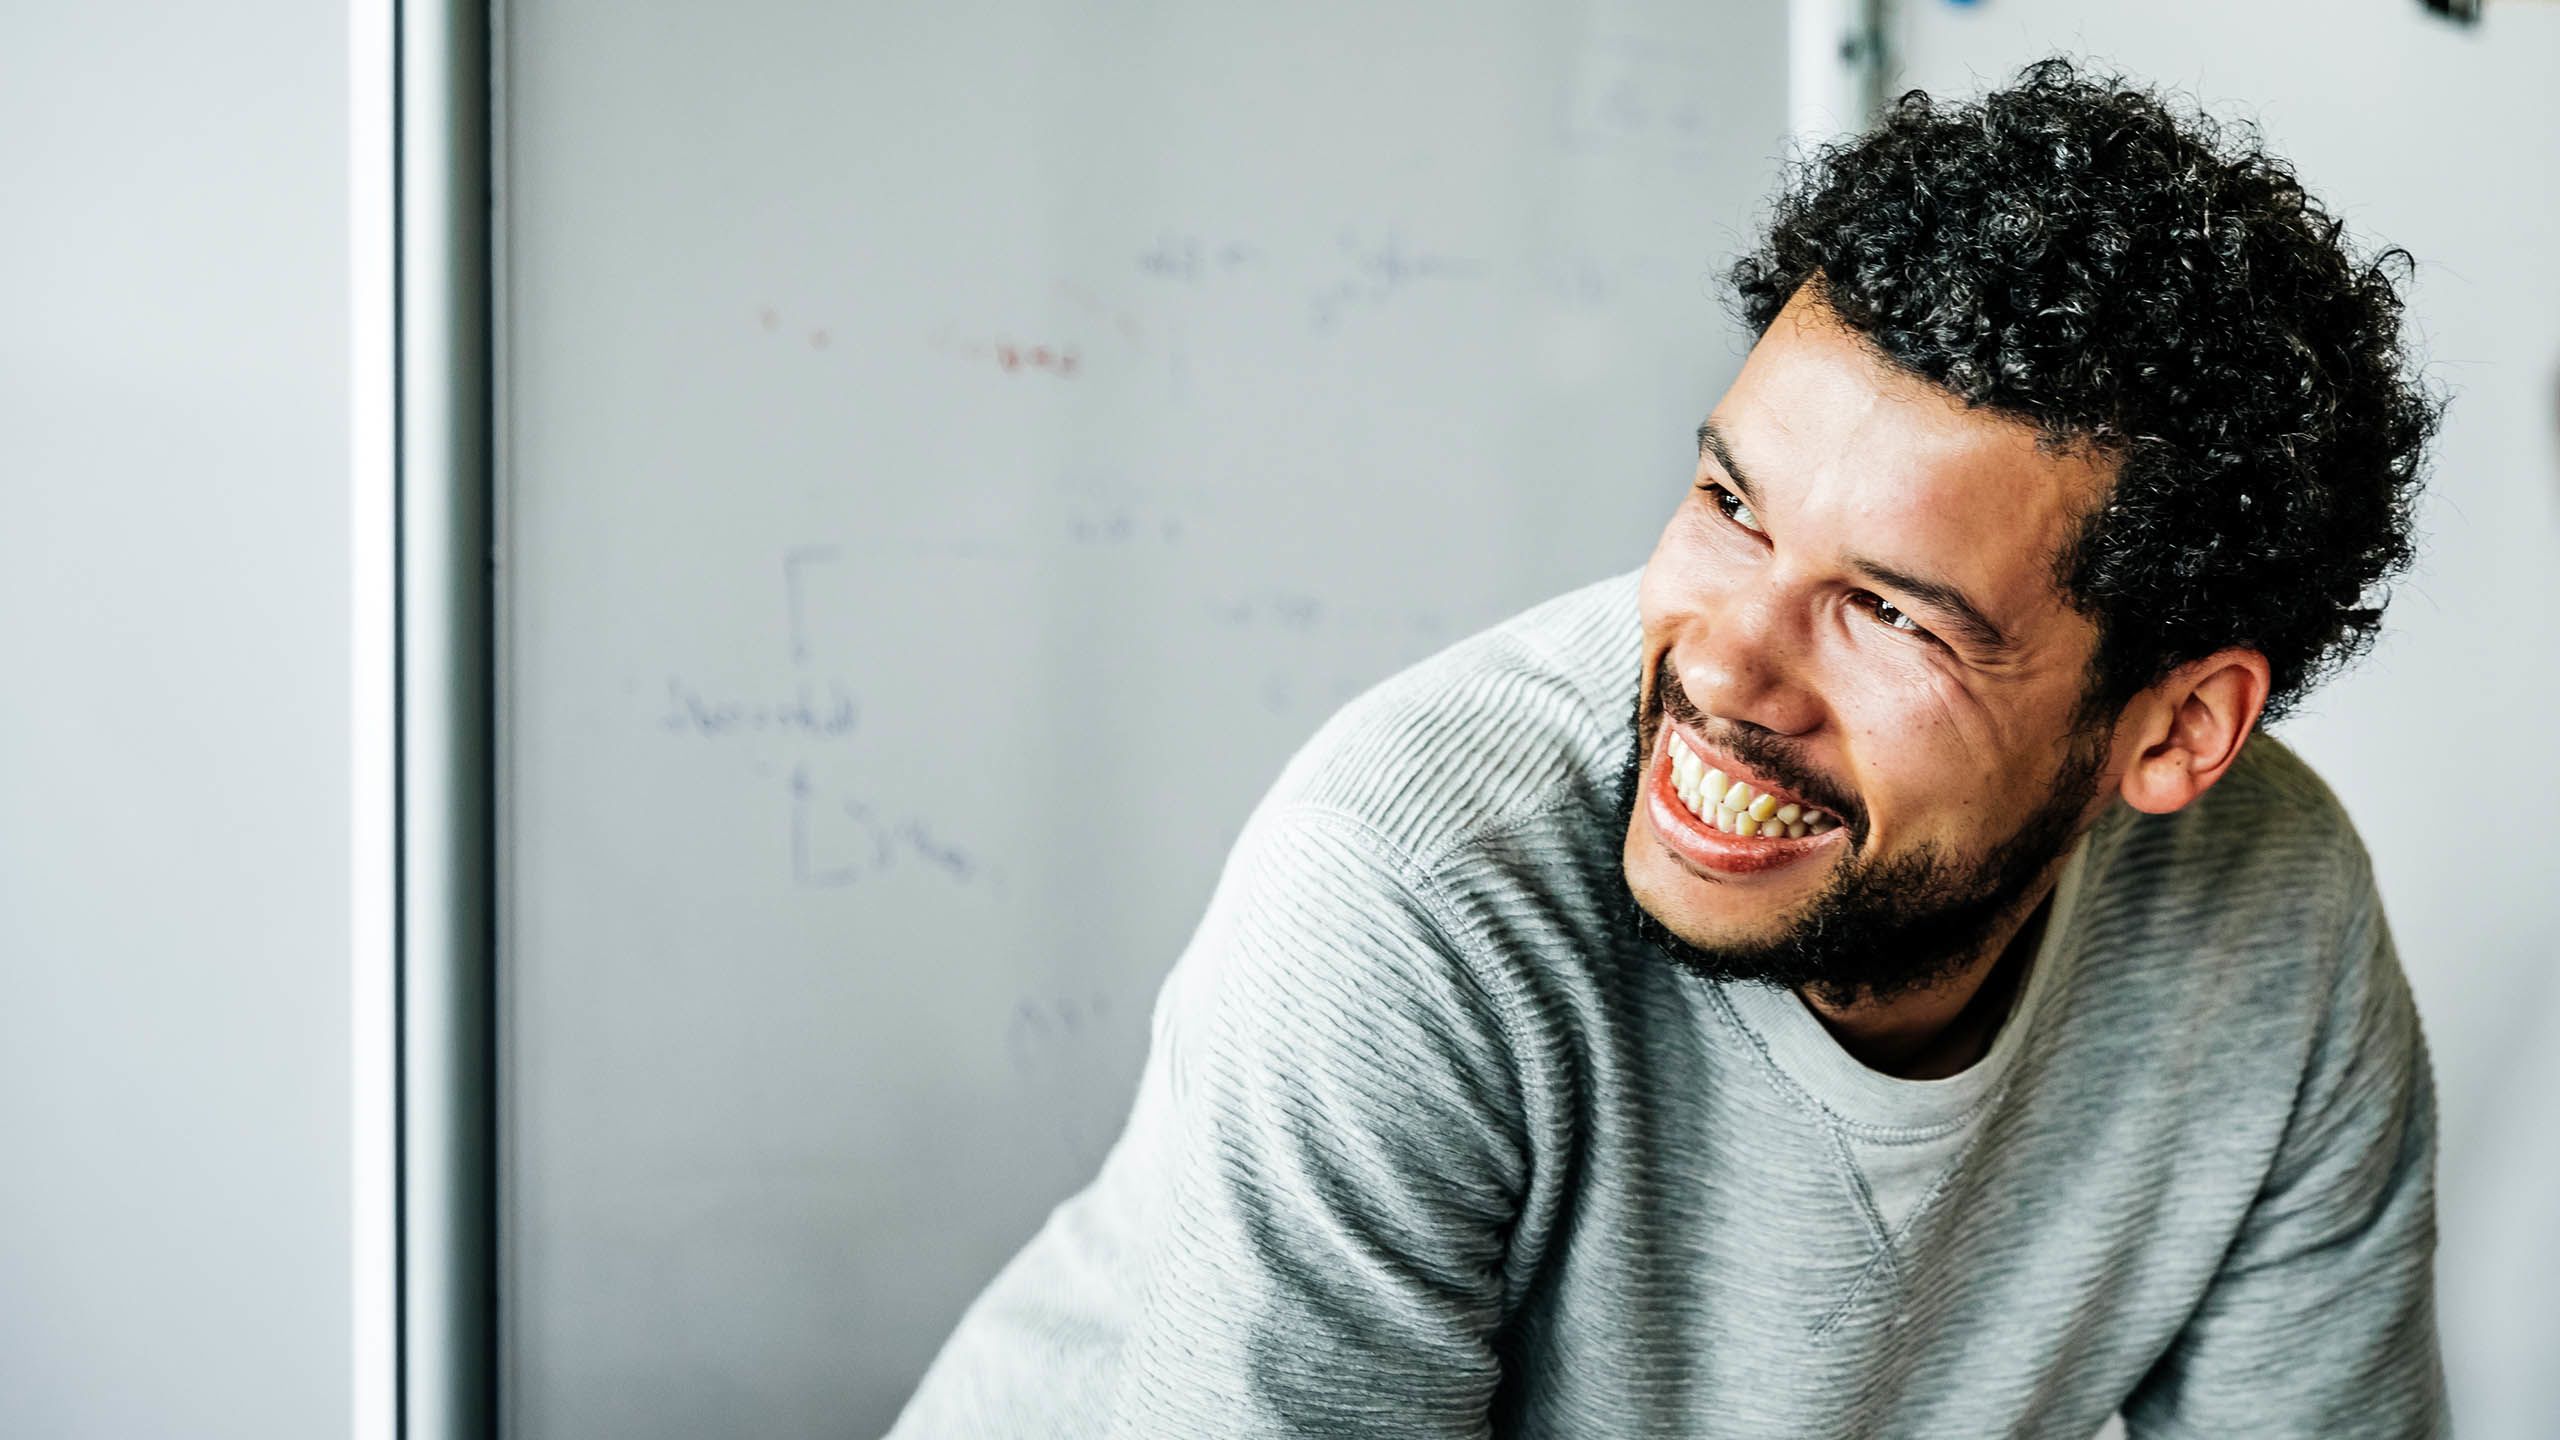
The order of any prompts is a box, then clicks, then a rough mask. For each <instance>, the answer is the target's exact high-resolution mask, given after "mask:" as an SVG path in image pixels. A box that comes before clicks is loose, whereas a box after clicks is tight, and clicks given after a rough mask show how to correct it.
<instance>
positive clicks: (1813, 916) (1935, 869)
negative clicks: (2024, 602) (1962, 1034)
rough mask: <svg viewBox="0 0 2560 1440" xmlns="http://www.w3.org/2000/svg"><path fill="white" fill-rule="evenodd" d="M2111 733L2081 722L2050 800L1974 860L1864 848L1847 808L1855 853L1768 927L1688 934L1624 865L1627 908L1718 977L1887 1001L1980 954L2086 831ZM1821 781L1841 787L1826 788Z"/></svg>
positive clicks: (1630, 788) (1623, 809)
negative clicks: (1705, 940) (1753, 936)
mask: <svg viewBox="0 0 2560 1440" xmlns="http://www.w3.org/2000/svg"><path fill="white" fill-rule="evenodd" d="M1643 719H1644V702H1643V701H1642V699H1639V700H1638V701H1637V702H1636V708H1635V711H1634V713H1632V714H1631V715H1630V716H1629V717H1628V720H1627V754H1626V762H1625V764H1624V765H1622V766H1621V767H1620V770H1619V775H1618V791H1617V830H1616V832H1615V833H1616V834H1617V835H1618V837H1619V839H1620V841H1621V843H1623V842H1624V840H1625V838H1626V836H1627V834H1628V833H1629V829H1630V827H1632V826H1633V825H1634V823H1635V808H1636V802H1637V798H1638V796H1639V794H1640V793H1641V790H1642V782H1643V778H1644V770H1645V764H1644V761H1645V748H1646V747H1645V743H1644V725H1643ZM2105 742H2106V727H2105V726H2104V725H2103V724H2090V725H2084V726H2082V727H2080V728H2079V729H2076V730H2075V731H2074V732H2073V733H2072V734H2071V735H2070V736H2069V737H2068V739H2067V740H2066V742H2065V753H2064V755H2063V760H2062V764H2061V766H2060V768H2059V769H2058V771H2057V772H2056V774H2055V776H2054V779H2053V786H2052V790H2051V793H2050V794H2049V795H2048V796H2047V798H2046V799H2045V801H2044V802H2043V804H2041V805H2040V806H2038V807H2037V809H2036V810H2035V812H2034V813H2033V814H2031V815H2029V816H2028V817H2027V818H2026V819H2025V821H2024V822H2022V823H2021V824H2020V825H2019V826H2018V827H2017V828H2016V829H2015V830H2014V831H2012V832H2011V833H2010V834H2009V835H2008V836H2007V837H2006V838H2005V839H2003V840H2001V841H1999V842H1998V843H1996V844H1994V845H1992V846H1991V847H1990V849H1989V850H1988V851H1986V852H1985V853H1984V854H1983V855H1982V856H1981V857H1980V858H1978V859H1976V860H1973V861H1971V862H1967V861H1965V860H1962V859H1960V858H1958V857H1956V856H1953V855H1949V854H1947V853H1946V852H1945V851H1943V850H1940V849H1938V848H1936V847H1926V848H1923V849H1921V850H1919V851H1918V852H1916V853H1914V854H1910V855H1905V856H1900V857H1896V858H1892V859H1883V858H1879V857H1876V856H1871V855H1866V854H1863V853H1862V852H1863V850H1864V847H1865V844H1866V839H1867V826H1866V824H1865V816H1864V813H1863V811H1862V810H1860V809H1858V808H1857V807H1854V806H1852V807H1846V810H1845V813H1846V815H1848V816H1854V817H1855V818H1854V820H1852V821H1851V822H1850V824H1849V828H1848V833H1847V834H1846V835H1845V836H1844V837H1843V838H1844V839H1846V840H1848V841H1849V852H1850V853H1849V856H1848V858H1847V859H1846V860H1844V861H1843V862H1842V863H1841V864H1840V865H1839V866H1838V868H1837V869H1836V870H1835V871H1834V872H1833V874H1832V876H1831V880H1830V882H1829V883H1828V884H1827V885H1825V886H1824V887H1823V889H1822V891H1821V893H1819V894H1817V895H1815V896H1814V897H1813V898H1812V899H1811V900H1809V901H1807V902H1805V903H1804V905H1803V906H1802V908H1801V909H1799V910H1798V912H1797V913H1796V914H1795V915H1793V916H1792V917H1789V918H1788V919H1787V920H1786V922H1785V923H1784V925H1783V926H1782V928H1781V929H1780V930H1779V931H1778V933H1777V934H1776V935H1774V936H1771V937H1769V938H1766V939H1761V940H1753V941H1741V942H1728V943H1722V944H1708V945H1702V944H1699V943H1697V942H1695V941H1691V940H1686V939H1683V938H1682V937H1680V936H1679V935H1676V934H1674V933H1673V932H1672V930H1671V927H1670V926H1668V925H1665V924H1664V923H1663V922H1662V921H1661V920H1660V919H1658V918H1656V917H1655V915H1654V914H1653V912H1651V911H1650V910H1647V909H1646V908H1645V907H1644V902H1643V901H1641V900H1639V899H1637V898H1636V894H1635V891H1634V889H1633V888H1632V887H1631V886H1629V885H1627V883H1626V867H1625V866H1624V865H1623V864H1622V865H1620V866H1619V869H1618V881H1619V888H1620V891H1621V919H1622V920H1623V921H1624V922H1625V924H1626V926H1627V928H1628V929H1629V931H1630V932H1631V933H1633V934H1634V935H1635V936H1636V937H1637V938H1638V939H1639V940H1641V941H1643V942H1644V943H1645V944H1646V945H1647V946H1648V947H1650V948H1651V949H1652V950H1653V951H1654V952H1655V953H1656V954H1658V955H1660V956H1662V957H1663V958H1665V959H1667V960H1669V961H1671V962H1672V963H1673V964H1676V965H1678V966H1680V967H1681V968H1682V969H1684V970H1687V971H1689V972H1690V973H1692V974H1695V975H1698V976H1702V977H1704V978H1706V979H1708V980H1722V981H1740V982H1746V983H1752V984H1761V985H1773V986H1780V987H1784V988H1786V989H1790V990H1798V989H1801V990H1806V991H1809V992H1810V993H1811V994H1812V995H1813V996H1814V997H1815V998H1817V999H1819V1000H1820V1001H1821V1002H1822V1003H1823V1004H1825V1005H1829V1006H1833V1007H1835V1008H1837V1007H1845V1006H1848V1005H1851V1004H1854V1003H1856V1002H1857V1001H1858V1000H1860V999H1861V998H1862V997H1863V998H1866V999H1871V1000H1876V1001H1883V1000H1890V999H1893V998H1895V997H1897V996H1902V995H1907V994H1911V993H1914V992H1917V991H1921V990H1926V989H1929V988H1931V987H1933V986H1936V985H1939V984H1941V983H1943V982H1945V981H1948V980H1951V979H1953V978H1954V977H1955V976H1956V975H1958V974H1959V973H1961V972H1962V971H1963V970H1964V969H1965V967H1966V966H1968V965H1969V964H1971V963H1972V962H1973V960H1974V959H1975V958H1976V957H1977V956H1979V955H1980V954H1981V953H1982V951H1983V948H1984V947H1985V946H1986V945H1988V944H1989V943H1990V940H1991V937H1992V935H1993V934H1994V933H1995V932H1997V931H1998V930H1999V928H2000V927H2001V925H2002V924H2003V923H2004V922H2006V921H2007V920H2009V919H2010V918H2011V917H2013V916H2014V915H2016V914H2017V913H2018V911H2019V910H2020V909H2021V908H2023V902H2024V901H2025V900H2026V898H2027V895H2028V892H2029V891H2030V890H2032V889H2034V888H2035V887H2036V884H2037V882H2038V881H2039V880H2040V879H2042V878H2043V876H2044V875H2045V873H2046V871H2047V870H2048V869H2049V868H2050V867H2051V866H2052V865H2053V863H2054V862H2055V861H2056V860H2058V859H2060V858H2061V856H2062V854H2063V852H2064V850H2065V849H2066V848H2068V847H2069V845H2070V844H2071V842H2072V841H2073V840H2074V839H2076V838H2078V835H2079V832H2080V828H2081V824H2080V822H2081V816H2082V815H2083V814H2084V813H2085V812H2086V811H2087V809H2088V805H2089V801H2090V800H2091V799H2092V798H2094V797H2095V796H2096V794H2097V789H2098V774H2099V771H2100V769H2101V767H2102V766H2103V764H2104V761H2105V754H2106V744H2105ZM1751 748H1754V747H1744V746H1741V745H1737V746H1736V753H1737V754H1739V755H1741V757H1742V758H1743V759H1744V760H1745V761H1746V762H1748V763H1752V764H1755V765H1763V767H1764V770H1765V772H1766V773H1768V774H1770V776H1771V778H1772V779H1773V780H1776V781H1778V782H1780V783H1782V784H1787V785H1789V787H1790V788H1797V786H1796V784H1795V782H1796V781H1798V780H1799V779H1802V780H1805V781H1808V782H1810V781H1811V780H1812V778H1813V777H1807V776H1803V775H1802V774H1801V771H1800V769H1799V767H1796V766H1794V765H1792V764H1790V763H1788V762H1787V759H1786V756H1785V752H1784V751H1783V749H1781V748H1779V747H1768V748H1765V749H1760V750H1759V752H1758V753H1749V752H1750V749H1751ZM1789 771H1796V772H1797V773H1795V774H1789V773H1788V772H1789ZM1808 788H1810V787H1808ZM1819 788H1820V792H1821V793H1823V794H1825V795H1828V794H1830V793H1831V792H1830V790H1829V788H1828V787H1819ZM1800 793H1807V792H1806V791H1802V790H1800Z"/></svg>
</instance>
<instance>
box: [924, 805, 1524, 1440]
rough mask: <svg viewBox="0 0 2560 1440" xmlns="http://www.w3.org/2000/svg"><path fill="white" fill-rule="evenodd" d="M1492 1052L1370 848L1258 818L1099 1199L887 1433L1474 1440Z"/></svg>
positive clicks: (1517, 1141) (1403, 875)
mask: <svg viewBox="0 0 2560 1440" xmlns="http://www.w3.org/2000/svg"><path fill="white" fill-rule="evenodd" d="M1508 1036H1509V1031H1508V1030H1507V1028H1506V1024H1505V1020H1504V1016H1503V1012H1502V1007H1501V1004H1500V1002H1499V1001H1498V1000H1497V999H1496V997H1495V996H1494V995H1493V994H1492V993H1491V992H1490V991H1489V990H1488V989H1487V988H1485V987H1484V986H1483V985H1482V984H1481V983H1480V982H1479V980H1478V978H1477V976H1476V974H1475V972H1474V971H1473V970H1472V969H1471V968H1470V966H1469V965H1468V964H1467V963H1466V961H1465V960H1464V958H1463V955H1462V951H1461V947H1460V946H1459V944H1458V943H1457V940H1456V938H1455V937H1454V936H1453V934H1452V926H1451V924H1450V923H1449V921H1448V918H1447V916H1446V914H1445V913H1444V912H1442V911H1441V910H1440V909H1439V908H1438V907H1437V904H1436V902H1435V901H1434V900H1433V898H1432V897H1431V894H1430V889H1429V885H1428V883H1427V882H1426V881H1424V880H1423V879H1422V878H1421V877H1419V876H1417V875H1415V874H1414V873H1412V871H1411V868H1410V867H1409V866H1408V865H1407V864H1406V863H1405V861H1404V859H1403V858H1402V856H1401V855H1400V854H1399V853H1398V852H1397V851H1396V850H1394V849H1393V847H1391V846H1389V845H1387V844H1386V843H1385V842H1383V841H1382V840H1380V839H1378V838H1377V837H1376V836H1375V835H1374V834H1372V833H1371V832H1370V831H1369V830H1368V829H1366V828H1365V827H1364V826H1363V825H1361V824H1360V822H1358V821H1356V820H1354V819H1352V818H1350V817H1348V816H1346V815H1342V814H1340V813H1338V812H1334V811H1332V810H1329V809H1326V808H1322V807H1319V806H1314V805H1309V804H1305V803H1280V804H1275V805H1268V806H1266V807H1265V809H1264V810H1263V811H1261V812H1258V813H1257V815H1256V816H1255V818H1254V820H1253V821H1252V822H1251V823H1249V824H1248V826H1247V827H1246V831H1245V834H1244V836H1243V837H1242V838H1241V839H1240V840H1239V841H1238V843H1237V845H1236V847H1235V849H1234V851H1233V852H1232V853H1231V854H1230V856H1229V858H1228V860H1227V864H1226V867H1225V870H1224V872H1223V873H1222V875H1221V877H1220V879H1219V882H1218V886H1217V889H1216V891H1215V893H1214V895H1213V896H1212V898H1211V900H1210V903H1209V907H1208V912H1207V914H1206V916H1205V917H1204V918H1203V920H1202V922H1201V924H1200V926H1199V928H1198V930H1197V931H1196V932H1195V934H1194V936H1193V938H1192V940H1191V942H1190V944H1189V945H1188V946H1187V947H1186V948H1185V949H1184V951H1183V953H1182V955H1181V957H1180V958H1179V960H1178V961H1177V962H1176V964H1175V966H1174V968H1173V972H1172V974H1171V975H1170V976H1169V977H1168V978H1167V980H1166V982H1165V985H1164V988H1163V989H1162V991H1161V992H1160V993H1159V996H1158V999H1157V1003H1156V1008H1155V1012H1154V1020H1153V1031H1152V1034H1151V1037H1150V1045H1149V1051H1148V1057H1147V1062H1146V1068H1145V1071H1144V1074H1143V1075H1142V1077H1141V1079H1140V1082H1139V1091H1138V1101H1137V1105H1136V1107H1135V1109H1134V1111H1133V1113H1132V1115H1131V1118H1130V1123H1129V1126H1128V1128H1127V1129H1126V1131H1125V1132H1124V1133H1123V1135H1122V1137H1121V1140H1120V1143H1119V1144H1118V1146H1116V1147H1115V1149H1114V1152H1113V1154H1112V1157H1111V1159H1110V1160H1109V1161H1108V1162H1107V1163H1106V1165H1105V1168H1104V1173H1103V1176H1102V1178H1101V1179H1100V1180H1099V1181H1098V1182H1097V1183H1096V1184H1095V1185H1094V1186H1093V1187H1091V1188H1090V1189H1089V1190H1088V1191H1087V1192H1086V1193H1085V1194H1084V1195H1082V1196H1079V1197H1078V1198H1077V1199H1076V1200H1075V1201H1074V1202H1072V1203H1071V1204H1070V1205H1069V1206H1067V1207H1064V1208H1062V1210H1061V1211H1060V1213H1059V1215H1058V1216H1056V1217H1053V1220H1052V1222H1051V1224H1050V1226H1049V1227H1048V1228H1047V1229H1046V1230H1044V1232H1043V1233H1042V1235H1041V1236H1040V1237H1039V1238H1038V1239H1036V1240H1035V1241H1034V1242H1033V1244H1032V1245H1031V1247H1029V1249H1027V1250H1026V1251H1025V1252H1024V1254H1023V1255H1022V1256H1020V1257H1018V1258H1017V1260H1016V1261H1015V1263H1014V1265H1013V1266H1012V1267H1009V1269H1008V1271H1007V1273H1006V1275H1005V1276H1003V1277H1000V1279H999V1281H998V1282H997V1284H996V1286H994V1287H991V1290H990V1292H989V1293H988V1295H986V1296H984V1297H982V1298H981V1300H980V1302H979V1304H978V1305H977V1306H975V1307H973V1309H972V1312H971V1314H970V1315H969V1316H968V1317H967V1318H965V1319H964V1320H963V1322H962V1324H961V1328H960V1330H959V1332H957V1333H956V1334H955V1335H954V1336H953V1337H952V1339H951V1341H950V1342H949V1343H948V1344H946V1346H945V1348H944V1351H943V1353H942V1355H941V1357H940V1358H939V1359H937V1360H936V1362H935V1364H934V1367H933V1369H932V1371H931V1372H930V1373H929V1374H928V1375H927V1377H926V1380H925V1383H924V1385H923V1386H922V1387H921V1388H920V1390H919V1392H918V1394H917V1396H916V1398H915V1399H914V1400H913V1401H912V1402H911V1403H910V1406H909V1408H908V1410H907V1412H906V1414H905V1415H904V1416H903V1417H902V1419H901V1422H900V1425H899V1426H898V1428H897V1429H895V1430H893V1431H892V1434H893V1435H894V1436H896V1437H898V1440H926V1437H946V1436H948V1437H960V1436H970V1437H979V1436H985V1437H995V1436H1006V1437H1011V1436H1022V1437H1031V1436H1042V1437H1050V1436H1078V1437H1094V1440H1196V1437H1199V1436H1204V1435H1217V1436H1310V1437H1312V1436H1326V1437H1336V1436H1339V1437H1389V1436H1394V1437H1448V1436H1483V1435H1485V1434H1487V1433H1488V1420H1487V1410H1488V1406H1489V1404H1490V1402H1491V1399H1492V1395H1493V1391H1494V1387H1495V1385H1496V1383H1497V1382H1498V1380H1499V1378H1500V1367H1499V1365H1498V1363H1497V1361H1496V1358H1495V1355H1494V1352H1493V1349H1492V1344H1491V1337H1492V1335H1493V1332H1494V1330H1495V1329H1496V1327H1497V1325H1498V1324H1499V1322H1500V1319H1501V1313H1502V1308H1503V1304H1504V1296H1503V1275H1504V1269H1503V1261H1504V1255H1505V1246H1506V1242H1507V1240H1508V1238H1509V1236H1510V1231H1511V1226H1512V1223H1513V1221H1514V1220H1515V1218H1516V1216H1517V1214H1518V1211H1519V1208H1520V1200H1521V1196H1522V1194H1523V1192H1524V1189H1525V1185H1526V1181H1527V1174H1526V1172H1527V1160H1526V1149H1527V1145H1526V1141H1525V1139H1524V1135H1523V1128H1522V1124H1523V1122H1522V1120H1521V1100H1520V1092H1519V1087H1518V1084H1517V1081H1516V1079H1515V1075H1514V1071H1513V1058H1512V1057H1513V1052H1512V1047H1511V1045H1510V1042H1509V1038H1508Z"/></svg>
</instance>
